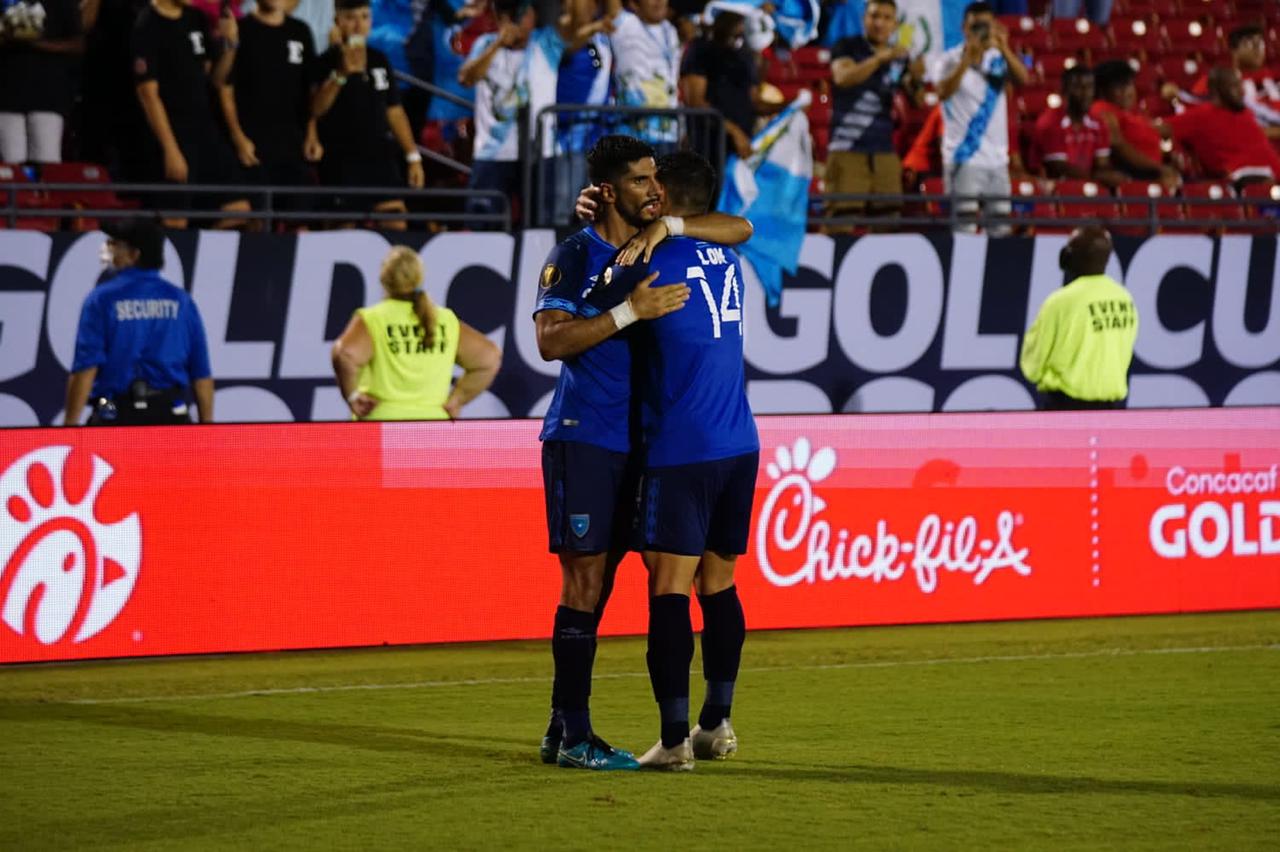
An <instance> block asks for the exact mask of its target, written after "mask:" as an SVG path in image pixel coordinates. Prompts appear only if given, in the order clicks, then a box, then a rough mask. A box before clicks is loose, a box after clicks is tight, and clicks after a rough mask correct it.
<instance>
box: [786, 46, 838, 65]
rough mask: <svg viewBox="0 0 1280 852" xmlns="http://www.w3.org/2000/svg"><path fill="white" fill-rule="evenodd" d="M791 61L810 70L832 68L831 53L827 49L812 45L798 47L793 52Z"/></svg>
mask: <svg viewBox="0 0 1280 852" xmlns="http://www.w3.org/2000/svg"><path fill="white" fill-rule="evenodd" d="M791 61H792V62H794V63H795V64H797V65H801V66H807V67H810V68H813V67H817V68H830V67H831V51H830V50H828V49H827V48H825V47H815V46H812V45H807V46H805V47H798V48H796V49H795V50H793V51H792V52H791Z"/></svg>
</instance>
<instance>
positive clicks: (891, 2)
mask: <svg viewBox="0 0 1280 852" xmlns="http://www.w3.org/2000/svg"><path fill="white" fill-rule="evenodd" d="M867 6H868V7H870V6H892V7H893V8H895V9H896V8H898V2H897V0H867Z"/></svg>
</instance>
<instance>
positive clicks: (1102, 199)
mask: <svg viewBox="0 0 1280 852" xmlns="http://www.w3.org/2000/svg"><path fill="white" fill-rule="evenodd" d="M1053 194H1054V195H1055V196H1057V198H1058V199H1059V201H1058V210H1059V211H1060V212H1061V214H1062V216H1063V218H1065V219H1114V218H1116V215H1117V213H1118V212H1119V211H1118V207H1117V205H1116V202H1115V199H1114V198H1112V196H1111V192H1110V190H1108V189H1107V188H1106V187H1105V186H1103V185H1102V184H1099V183H1095V182H1094V181H1091V180H1076V179H1066V180H1059V181H1055V182H1054V185H1053ZM1072 196H1079V197H1080V198H1083V199H1084V200H1076V201H1066V200H1063V199H1067V198H1071V197H1072Z"/></svg>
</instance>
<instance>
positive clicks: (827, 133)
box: [812, 127, 831, 163]
mask: <svg viewBox="0 0 1280 852" xmlns="http://www.w3.org/2000/svg"><path fill="white" fill-rule="evenodd" d="M812 135H813V158H814V159H815V160H817V161H818V162H819V163H825V162H826V161H827V146H828V145H830V144H831V128H830V127H815V128H813V131H812Z"/></svg>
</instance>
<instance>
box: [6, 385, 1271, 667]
mask: <svg viewBox="0 0 1280 852" xmlns="http://www.w3.org/2000/svg"><path fill="white" fill-rule="evenodd" d="M759 424H760V436H761V444H762V449H761V463H760V473H759V480H758V483H757V490H756V499H755V512H754V517H753V520H752V538H751V542H750V545H749V552H748V553H747V555H746V556H745V557H743V559H742V560H741V561H740V563H739V569H738V582H739V586H740V588H741V590H742V595H743V599H744V605H745V607H746V609H747V617H748V623H749V625H750V626H751V627H753V628H782V627H816V626H831V625H857V624H884V623H905V622H922V621H965V620H978V619H1003V618H1040V617H1054V616H1074V615H1103V614H1117V613H1156V612H1184V611H1201V610H1215V609H1236V608H1263V607H1277V606H1280V486H1278V484H1277V470H1278V469H1280V409H1261V408H1260V409H1234V410H1232V409H1210V410H1194V411H1180V412H1142V411H1132V412H1109V413H1101V414H1053V415H1047V414H957V415H946V414H934V415H904V416H900V415H874V416H873V415H858V416H828V417H780V418H760V420H759ZM537 431H538V424H537V423H535V422H532V421H493V422H473V423H412V424H386V425H377V424H332V425H321V424H311V425H288V426H260V425H246V426H209V427H194V426H193V427H190V428H134V429H123V428H121V429H74V430H68V429H64V430H8V431H4V432H0V662H18V661H36V660H53V659H79V658H93V657H117V656H140V655H154V654H184V653H206V652H219V651H250V650H270V649H281V648H315V647H336V646H354V645H378V644H399V643H417V642H453V641H474V640H490V639H510V638H536V637H545V636H547V635H549V633H550V628H551V621H552V616H553V613H554V608H555V604H556V599H557V595H558V587H559V571H558V569H557V567H556V563H555V559H554V557H553V556H551V555H549V554H548V553H547V552H546V546H545V526H544V521H543V504H542V493H541V475H540V472H539V467H538V465H539V452H538V444H537ZM618 585H619V588H618V591H617V593H616V594H615V597H614V599H613V601H612V602H611V604H610V610H609V613H608V614H607V616H606V618H605V623H604V625H603V627H604V631H605V632H606V633H613V634H618V633H640V632H643V630H644V629H645V624H646V613H645V604H644V591H643V589H644V577H643V569H642V568H641V566H640V563H639V561H638V559H636V558H634V557H632V558H630V559H629V560H628V562H627V563H624V567H623V572H622V575H621V576H620V579H619V584H618ZM695 610H696V607H695Z"/></svg>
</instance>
